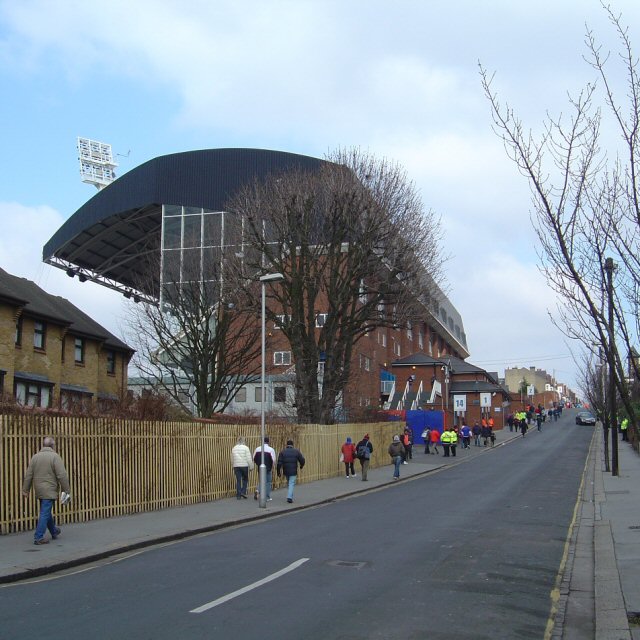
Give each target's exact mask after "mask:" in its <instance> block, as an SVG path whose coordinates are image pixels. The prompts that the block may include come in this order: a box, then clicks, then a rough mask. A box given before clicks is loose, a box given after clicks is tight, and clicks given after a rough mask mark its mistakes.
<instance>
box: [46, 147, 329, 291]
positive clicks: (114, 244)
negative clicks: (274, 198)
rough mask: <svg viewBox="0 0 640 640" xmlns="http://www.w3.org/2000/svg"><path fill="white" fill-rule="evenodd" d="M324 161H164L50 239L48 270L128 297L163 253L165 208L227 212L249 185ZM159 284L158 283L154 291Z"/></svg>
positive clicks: (221, 157)
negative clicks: (57, 269)
mask: <svg viewBox="0 0 640 640" xmlns="http://www.w3.org/2000/svg"><path fill="white" fill-rule="evenodd" d="M322 162H324V161H323V160H319V159H317V158H312V157H309V156H302V155H297V154H294V153H285V152H282V151H268V150H264V149H204V150H200V151H187V152H184V153H175V154H171V155H167V156H160V157H159V158H154V159H153V160H149V161H148V162H145V163H144V164H142V165H140V166H139V167H136V168H135V169H132V170H131V171H129V172H128V173H126V174H124V175H123V176H121V177H120V178H118V179H117V180H115V181H114V182H112V183H111V184H110V185H109V186H107V187H105V188H104V189H102V190H101V191H99V192H98V193H96V195H95V196H93V198H91V200H89V201H88V202H87V203H86V204H84V205H83V206H82V207H80V209H78V210H77V211H76V212H75V213H74V214H73V215H72V216H71V217H70V218H69V219H68V220H67V221H66V222H65V223H64V224H63V225H62V226H61V227H60V229H58V231H57V232H56V233H55V234H54V235H53V236H52V237H51V239H50V240H49V241H48V242H47V244H46V245H45V246H44V248H43V252H42V254H43V255H42V258H43V260H44V261H45V262H47V263H49V264H52V265H54V266H57V267H60V268H61V269H66V270H67V273H68V274H69V275H70V276H73V275H78V276H79V277H80V279H81V280H85V279H87V280H94V281H96V282H99V283H100V284H103V285H105V286H107V287H110V288H112V289H116V290H119V291H123V292H126V293H141V294H143V295H145V294H146V295H148V296H151V297H153V296H154V293H155V292H154V291H153V290H152V286H153V285H152V284H150V285H149V290H146V291H138V288H139V286H140V282H141V281H143V280H144V278H141V277H140V276H141V274H143V273H145V271H147V270H146V269H145V267H146V265H147V264H148V262H149V261H150V260H152V259H154V258H157V256H158V254H159V251H160V229H161V223H162V205H163V204H171V205H183V206H191V207H203V208H205V209H209V210H212V211H223V210H224V208H225V205H226V204H227V202H228V200H229V199H230V198H231V197H232V196H233V195H234V194H235V193H236V192H237V191H238V190H239V189H240V188H241V187H242V186H243V185H245V184H247V183H250V182H252V181H253V180H254V179H264V178H265V177H266V176H268V175H269V174H273V173H276V174H277V173H282V172H284V171H288V170H292V169H315V168H317V167H318V166H319V165H320V164H321V163H322ZM156 284H157V283H156Z"/></svg>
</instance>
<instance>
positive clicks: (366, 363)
mask: <svg viewBox="0 0 640 640" xmlns="http://www.w3.org/2000/svg"><path fill="white" fill-rule="evenodd" d="M360 368H361V369H364V370H365V371H371V358H369V357H368V356H365V355H364V354H363V353H361V354H360Z"/></svg>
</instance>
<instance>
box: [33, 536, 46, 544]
mask: <svg viewBox="0 0 640 640" xmlns="http://www.w3.org/2000/svg"><path fill="white" fill-rule="evenodd" d="M33 544H36V545H40V544H49V541H48V540H46V539H45V538H40V539H38V540H34V541H33Z"/></svg>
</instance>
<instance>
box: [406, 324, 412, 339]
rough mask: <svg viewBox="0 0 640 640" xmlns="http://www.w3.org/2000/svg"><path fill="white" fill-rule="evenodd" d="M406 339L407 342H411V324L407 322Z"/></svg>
mask: <svg viewBox="0 0 640 640" xmlns="http://www.w3.org/2000/svg"><path fill="white" fill-rule="evenodd" d="M407 338H408V339H409V340H413V328H412V326H411V322H407Z"/></svg>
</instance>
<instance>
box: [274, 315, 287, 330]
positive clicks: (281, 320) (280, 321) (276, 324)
mask: <svg viewBox="0 0 640 640" xmlns="http://www.w3.org/2000/svg"><path fill="white" fill-rule="evenodd" d="M276 318H277V319H278V321H277V322H274V323H273V328H274V329H280V328H281V327H282V325H283V324H286V323H287V322H290V321H291V316H290V315H286V314H284V313H281V314H279V315H277V316H276Z"/></svg>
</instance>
